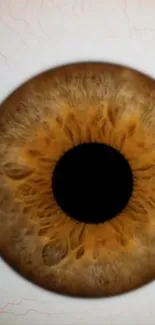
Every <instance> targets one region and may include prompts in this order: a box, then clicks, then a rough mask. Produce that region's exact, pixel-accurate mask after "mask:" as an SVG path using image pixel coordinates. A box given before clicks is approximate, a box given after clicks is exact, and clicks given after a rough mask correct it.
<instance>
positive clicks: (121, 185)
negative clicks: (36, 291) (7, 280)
mask: <svg viewBox="0 0 155 325" xmlns="http://www.w3.org/2000/svg"><path fill="white" fill-rule="evenodd" d="M154 94H155V86H154V80H152V79H151V78H148V77H146V76H145V75H142V74H140V73H138V72H136V71H134V70H131V69H127V68H126V67H120V66H116V65H110V64H104V63H91V64H90V63H89V64H88V63H81V64H72V65H68V66H64V67H58V68H56V69H53V70H51V71H48V73H44V74H41V75H39V76H37V77H35V78H34V79H32V80H30V81H28V82H27V83H25V84H24V85H23V86H21V87H20V88H19V89H17V90H16V91H15V92H14V93H13V94H11V95H10V96H9V97H8V98H7V99H6V100H5V101H4V102H3V103H2V105H1V109H0V252H1V256H2V257H3V258H4V259H5V260H6V261H7V262H8V263H9V264H10V265H11V266H13V267H14V268H15V269H16V270H17V271H18V272H19V273H20V274H21V275H23V276H25V277H26V278H28V279H29V280H30V281H32V282H34V283H35V284H37V285H39V286H42V287H44V288H46V289H48V290H51V291H55V292H59V293H61V294H67V295H72V296H82V297H99V296H109V295H114V294H118V293H123V292H127V291H129V290H132V289H135V288H137V287H139V286H141V285H143V284H145V283H147V282H148V281H151V280H152V279H154V276H155V266H154V263H153V261H154V258H155V253H154V252H155V221H154V220H155V219H154V215H155V151H154V146H155V133H154V127H155V125H154V124H155V122H154V108H153V107H154V101H155V96H154Z"/></svg>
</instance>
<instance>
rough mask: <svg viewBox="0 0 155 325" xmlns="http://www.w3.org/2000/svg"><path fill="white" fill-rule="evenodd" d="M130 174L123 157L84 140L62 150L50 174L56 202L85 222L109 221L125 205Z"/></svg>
mask: <svg viewBox="0 0 155 325" xmlns="http://www.w3.org/2000/svg"><path fill="white" fill-rule="evenodd" d="M132 189H133V176H132V171H131V168H130V166H129V163H128V161H127V160H126V159H125V158H124V156H123V155H122V154H121V153H120V152H119V151H117V150H116V149H114V148H112V147H111V146H108V145H105V144H103V143H84V144H80V145H78V146H76V147H73V148H72V149H70V150H68V151H67V152H65V154H64V155H63V156H62V157H61V158H60V159H59V161H58V162H57V164H56V167H55V169H54V173H53V177H52V190H53V193H54V196H55V199H56V202H57V204H58V205H59V206H60V207H61V209H62V210H63V211H64V212H65V213H67V214H68V215H69V216H70V217H71V218H74V219H76V220H78V221H81V222H85V223H100V222H105V221H107V220H110V219H111V218H113V217H115V216H116V215H117V214H118V213H120V212H121V211H122V210H123V209H124V208H125V206H126V205H127V203H128V201H129V199H130V196H131V194H132Z"/></svg>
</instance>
